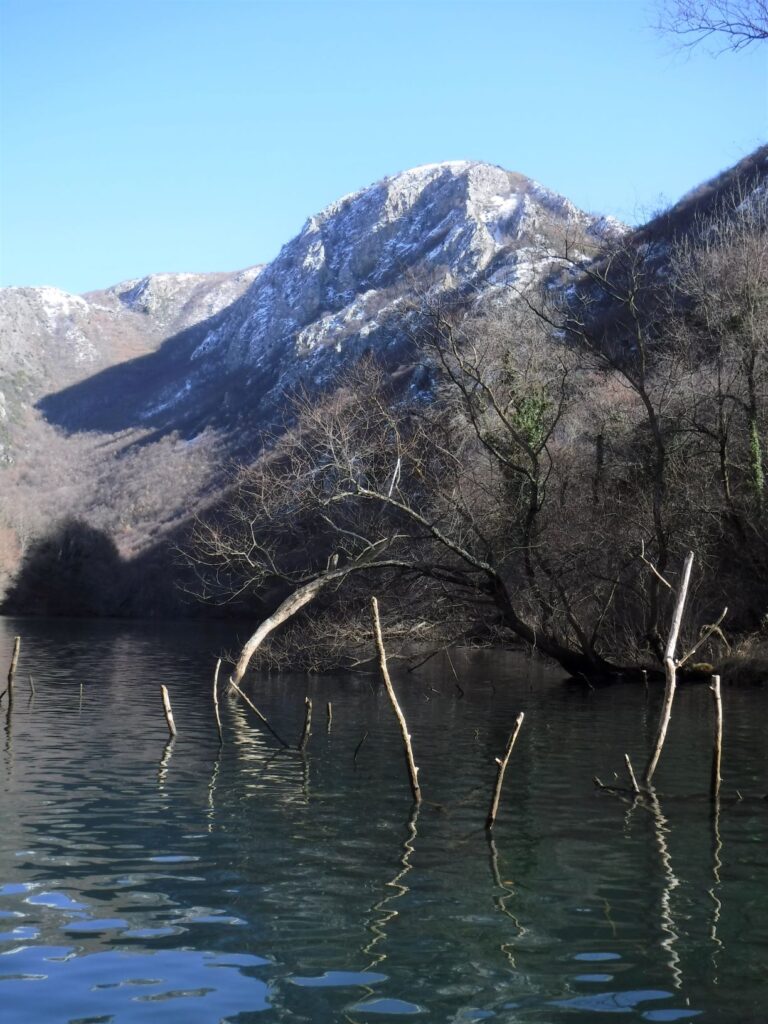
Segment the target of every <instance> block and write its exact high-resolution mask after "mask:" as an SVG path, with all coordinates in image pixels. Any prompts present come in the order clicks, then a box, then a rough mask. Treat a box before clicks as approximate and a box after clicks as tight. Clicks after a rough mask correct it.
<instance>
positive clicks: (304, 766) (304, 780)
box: [301, 750, 309, 803]
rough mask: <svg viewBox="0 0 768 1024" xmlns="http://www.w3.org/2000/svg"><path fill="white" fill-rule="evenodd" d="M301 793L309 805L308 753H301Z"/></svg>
mask: <svg viewBox="0 0 768 1024" xmlns="http://www.w3.org/2000/svg"><path fill="white" fill-rule="evenodd" d="M301 791H302V793H303V794H304V799H305V800H306V801H307V803H309V760H308V759H307V755H306V753H305V752H304V751H303V750H302V751H301Z"/></svg>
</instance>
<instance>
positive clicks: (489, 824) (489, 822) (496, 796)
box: [485, 711, 525, 828]
mask: <svg viewBox="0 0 768 1024" xmlns="http://www.w3.org/2000/svg"><path fill="white" fill-rule="evenodd" d="M524 718H525V712H523V711H521V712H520V714H519V715H518V716H517V718H516V719H515V728H514V729H513V730H512V734H511V736H510V737H509V742H508V743H507V749H506V750H505V751H504V757H502V758H498V757H497V758H496V764H497V766H498V771H497V773H496V785H495V786H494V787H493V799H492V800H491V807H490V810H489V811H488V817H487V818H486V819H485V827H486V828H493V825H494V822H495V821H496V815H497V813H498V810H499V800H500V799H501V787H502V786H503V785H504V773H505V772H506V770H507V762H508V761H509V756H510V754H511V753H512V748H513V747H514V745H515V740H516V739H517V734H518V733H519V732H520V728H521V726H522V724H523V719H524Z"/></svg>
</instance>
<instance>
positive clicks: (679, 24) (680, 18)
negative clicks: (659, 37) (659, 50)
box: [659, 0, 768, 53]
mask: <svg viewBox="0 0 768 1024" xmlns="http://www.w3.org/2000/svg"><path fill="white" fill-rule="evenodd" d="M659 27H660V28H661V30H662V31H663V32H667V33H670V34H671V35H674V36H677V37H678V38H679V39H680V40H681V42H682V44H683V45H684V46H696V45H698V44H699V43H702V42H704V41H706V40H713V41H714V42H715V43H716V45H717V47H718V49H717V52H719V53H722V52H724V51H726V50H733V51H737V50H743V49H744V48H745V47H747V46H749V45H751V44H752V43H755V42H758V41H759V40H764V39H768V2H767V0H668V2H666V3H665V4H664V5H663V7H662V10H661V17H660V22H659Z"/></svg>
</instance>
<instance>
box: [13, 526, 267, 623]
mask: <svg viewBox="0 0 768 1024" xmlns="http://www.w3.org/2000/svg"><path fill="white" fill-rule="evenodd" d="M187 544H188V528H187V527H184V526H181V527H179V528H177V530H176V531H174V532H173V533H172V534H169V535H167V536H165V537H164V538H163V539H162V540H161V541H159V542H158V543H156V544H155V545H153V546H152V547H151V548H148V549H147V550H145V551H143V552H142V553H141V554H140V555H138V556H136V558H133V559H131V560H126V559H123V558H121V556H120V553H119V551H118V549H117V547H116V545H115V543H114V541H113V540H112V538H111V537H110V536H109V535H108V534H106V533H105V532H104V531H102V530H98V529H95V528H94V527H92V526H90V525H89V524H88V523H85V522H83V521H82V520H79V519H75V518H72V517H69V518H67V519H64V520H62V521H61V522H59V523H57V524H56V525H55V526H54V527H53V528H52V529H51V531H50V532H49V533H48V534H46V535H45V536H44V537H39V538H38V539H37V540H35V541H34V542H33V543H32V544H30V546H29V548H28V549H27V552H26V554H25V555H24V558H23V560H22V563H21V565H20V567H19V569H18V571H17V573H16V576H15V578H14V581H13V583H12V584H11V586H10V587H9V589H8V591H7V593H6V595H5V597H4V599H3V601H2V604H0V614H3V615H30V616H52V617H56V616H68V617H73V618H109V617H113V618H131V619H180V618H211V619H226V618H242V617H248V618H250V617H253V616H256V617H258V618H261V617H263V615H264V614H266V611H265V609H266V606H265V604H264V602H263V601H262V600H261V599H260V598H257V597H256V596H255V595H244V596H243V598H242V599H241V600H239V601H237V602H234V603H232V604H228V605H224V606H219V605H214V604H205V603H203V602H202V601H200V600H197V599H196V597H195V590H196V582H197V581H196V577H195V574H194V572H193V569H192V567H191V565H190V562H189V559H188V558H184V557H182V556H181V555H180V549H182V548H185V547H186V546H187Z"/></svg>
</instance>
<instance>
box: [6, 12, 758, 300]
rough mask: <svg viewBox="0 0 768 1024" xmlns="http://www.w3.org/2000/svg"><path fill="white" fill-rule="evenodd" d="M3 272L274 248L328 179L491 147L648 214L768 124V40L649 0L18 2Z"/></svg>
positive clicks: (83, 282) (560, 183)
mask: <svg viewBox="0 0 768 1024" xmlns="http://www.w3.org/2000/svg"><path fill="white" fill-rule="evenodd" d="M0 9H1V10H2V23H1V24H0V30H1V38H2V43H1V44H0V45H1V46H2V50H1V52H0V57H1V59H2V68H1V74H2V91H1V94H0V102H1V104H2V107H1V114H2V121H1V123H0V132H1V135H0V145H1V146H2V152H1V154H0V161H1V164H2V179H0V202H1V204H2V205H1V213H2V220H1V222H0V231H1V232H2V254H1V259H0V283H2V284H32V285H42V284H51V285H56V286H58V287H61V288H65V289H67V290H70V291H76V292H78V291H86V290H88V289H91V288H99V287H104V286H106V285H109V284H112V283H115V282H117V281H120V280H123V279H126V278H129V277H135V276H141V275H143V274H145V273H149V272H154V271H163V270H174V271H177V270H179V271H180V270H194V271H207V270H232V269H236V268H239V267H244V266H248V265H249V264H253V263H259V262H263V261H266V260H269V259H271V258H272V257H273V256H274V255H275V254H276V253H277V251H278V250H279V248H280V246H281V245H282V244H283V243H284V242H286V241H287V240H288V239H289V238H291V237H292V236H293V235H294V234H295V233H296V232H297V231H298V230H299V229H300V228H301V226H302V224H303V222H304V220H305V219H306V218H307V217H308V216H309V215H310V214H312V213H314V212H316V211H318V210H320V209H321V208H322V207H323V206H325V205H326V204H327V203H328V202H330V201H331V200H333V199H335V198H337V197H339V196H341V195H343V194H344V193H346V192H350V191H353V190H354V189H356V188H359V187H361V186H363V185H367V184H369V183H371V182H372V181H375V180H376V179H378V178H381V177H383V176H384V175H386V174H391V173H394V172H396V171H399V170H403V169H405V168H407V167H411V166H415V165H417V164H421V163H431V162H434V161H439V160H448V159H463V158H470V159H478V160H487V161H490V162H492V163H497V164H501V165H502V166H504V167H506V168H509V169H510V170H516V171H520V172H522V173H524V174H528V175H530V176H532V177H534V178H537V179H538V180H539V181H541V182H543V183H544V184H545V185H548V186H549V187H551V188H554V189H556V190H558V191H560V192H563V193H565V194H566V195H567V196H568V197H569V198H571V199H572V200H573V201H574V202H576V203H577V204H578V205H580V206H582V207H584V208H586V209H589V210H593V211H600V212H605V213H611V214H613V215H615V216H618V217H621V218H623V219H625V220H630V221H633V220H638V219H642V218H643V217H644V216H646V215H648V213H650V212H651V211H652V210H653V209H654V208H656V207H658V205H659V203H660V202H662V201H663V200H664V199H666V200H667V201H671V200H674V199H677V198H678V197H679V196H680V195H681V194H682V193H683V192H685V191H687V190H688V189H689V188H691V187H693V186H694V185H695V184H697V183H698V182H699V181H701V180H703V179H705V178H708V177H711V176H712V175H714V174H715V173H717V172H718V171H720V170H721V169H723V168H725V167H727V166H729V165H730V164H732V163H734V162H735V161H736V160H738V159H739V158H740V157H742V156H743V155H745V154H746V153H748V152H749V151H751V150H752V149H754V148H756V147H757V146H758V145H759V144H761V143H762V142H764V141H765V137H766V134H768V133H767V132H766V127H767V121H768V113H767V110H766V105H767V100H766V95H767V90H768V70H767V65H768V45H763V46H762V48H758V47H754V48H752V49H751V50H747V51H744V52H742V53H740V54H736V55H733V54H724V55H722V56H719V57H712V56H711V55H710V54H709V53H707V52H706V50H704V49H700V50H695V51H692V52H689V53H684V54H681V53H680V52H678V51H675V50H674V49H673V47H672V45H671V43H670V41H669V40H668V39H664V38H663V37H661V36H660V35H659V34H658V33H657V32H656V31H655V30H654V28H653V25H654V22H655V20H656V18H657V7H656V4H655V2H654V0H605V2H600V0H496V2H492V0H488V2H484V0H471V2H465V0H440V2H431V0H410V2H399V0H354V2H335V0H334V2H331V0H313V2H310V3H304V2H299V0H275V2H267V0H130V2H118V0H0Z"/></svg>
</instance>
